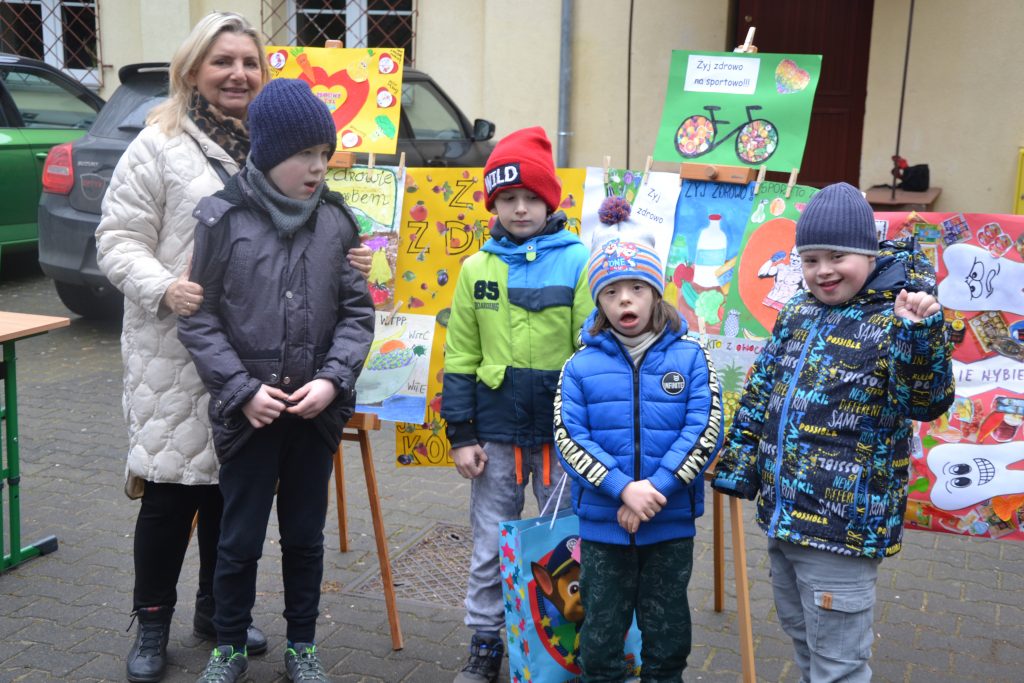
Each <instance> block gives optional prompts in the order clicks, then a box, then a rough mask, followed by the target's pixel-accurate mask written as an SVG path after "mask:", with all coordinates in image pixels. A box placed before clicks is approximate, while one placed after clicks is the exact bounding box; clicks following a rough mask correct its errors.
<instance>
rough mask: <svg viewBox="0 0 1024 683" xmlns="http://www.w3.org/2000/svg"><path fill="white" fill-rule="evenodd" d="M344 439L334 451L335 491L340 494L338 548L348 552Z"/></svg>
mask: <svg viewBox="0 0 1024 683" xmlns="http://www.w3.org/2000/svg"><path fill="white" fill-rule="evenodd" d="M343 444H344V441H343V442H341V443H339V444H338V450H336V451H335V452H334V492H335V493H336V494H337V495H338V548H339V549H340V550H341V552H343V553H347V552H348V511H347V510H346V508H345V469H344V468H343V467H342V458H341V449H342V446H343Z"/></svg>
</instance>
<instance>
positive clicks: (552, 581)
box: [499, 509, 640, 683]
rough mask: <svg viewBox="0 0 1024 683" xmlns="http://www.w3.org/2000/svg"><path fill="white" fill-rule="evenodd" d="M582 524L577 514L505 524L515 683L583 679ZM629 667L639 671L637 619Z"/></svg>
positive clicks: (504, 567) (504, 574) (628, 647)
mask: <svg viewBox="0 0 1024 683" xmlns="http://www.w3.org/2000/svg"><path fill="white" fill-rule="evenodd" d="M579 541H580V523H579V519H578V518H577V517H576V515H575V514H573V512H572V510H569V509H566V510H562V511H560V512H559V513H558V514H556V515H555V516H554V517H552V516H551V515H545V516H541V517H534V518H533V519H523V520H515V521H510V522H502V523H501V535H500V537H499V544H500V550H501V578H502V594H503V595H504V598H505V632H506V637H507V640H508V642H507V650H508V662H509V678H510V679H511V681H512V683H527V682H528V681H535V682H536V683H568V682H572V681H579V680H580V678H579V677H580V667H579V664H578V662H577V661H576V660H577V657H578V655H579V647H580V638H579V626H580V622H581V621H582V620H583V604H582V603H581V602H580V595H579V576H580V562H579V558H580V553H579ZM624 653H625V654H624V668H626V669H628V671H629V672H630V674H631V675H639V672H640V631H639V630H638V629H637V627H636V618H635V617H634V619H633V624H632V626H630V629H629V633H628V634H627V635H626V640H625V647H624Z"/></svg>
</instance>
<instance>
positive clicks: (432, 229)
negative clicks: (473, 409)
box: [395, 168, 584, 465]
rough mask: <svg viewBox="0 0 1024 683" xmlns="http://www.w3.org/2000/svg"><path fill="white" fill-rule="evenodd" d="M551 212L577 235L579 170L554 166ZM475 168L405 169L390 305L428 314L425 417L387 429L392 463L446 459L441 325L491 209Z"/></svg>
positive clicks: (484, 231)
mask: <svg viewBox="0 0 1024 683" xmlns="http://www.w3.org/2000/svg"><path fill="white" fill-rule="evenodd" d="M557 173H558V177H559V178H560V179H561V181H562V201H561V203H560V206H559V210H561V211H564V212H565V214H566V216H567V217H568V219H569V220H568V227H569V229H570V230H572V231H573V232H575V233H577V234H579V230H580V208H581V201H580V200H581V197H582V194H583V175H584V171H583V169H558V170H557ZM483 177H484V174H483V169H481V168H438V169H434V168H411V169H407V171H406V181H405V193H406V196H405V199H404V202H403V208H402V221H401V228H400V232H399V234H400V239H399V249H398V260H397V270H396V273H397V276H396V279H395V310H396V311H397V312H398V314H400V315H401V314H405V313H417V314H421V315H429V316H433V317H435V318H436V321H437V326H436V328H435V330H434V343H433V347H432V348H431V351H430V364H429V371H428V377H427V393H426V415H425V417H424V418H423V419H422V420H420V421H416V422H404V423H399V424H397V425H396V428H395V453H396V456H397V463H398V464H399V465H451V463H452V461H451V459H450V458H449V457H448V440H447V439H446V438H445V434H444V422H443V421H442V420H441V416H440V409H441V382H442V380H443V377H444V341H445V326H446V325H447V324H448V317H449V315H450V314H451V309H450V306H451V300H452V295H453V293H454V291H455V282H456V280H457V278H458V276H459V267H460V265H461V263H462V262H463V261H464V260H466V259H467V258H468V257H469V256H471V255H472V254H474V253H476V252H477V251H478V250H479V249H480V246H481V245H482V244H483V243H484V242H485V241H486V240H487V239H488V237H489V233H488V230H487V227H488V225H489V223H490V219H491V217H492V216H491V214H490V212H488V211H487V208H486V207H485V206H484V183H483Z"/></svg>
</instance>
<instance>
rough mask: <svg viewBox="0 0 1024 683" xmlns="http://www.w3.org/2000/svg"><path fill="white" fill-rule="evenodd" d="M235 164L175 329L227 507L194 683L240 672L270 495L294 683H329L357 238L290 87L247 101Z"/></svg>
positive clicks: (209, 202)
mask: <svg viewBox="0 0 1024 683" xmlns="http://www.w3.org/2000/svg"><path fill="white" fill-rule="evenodd" d="M249 128H250V138H251V142H252V148H251V151H250V153H249V159H248V162H247V163H246V166H245V168H244V169H243V170H242V171H241V172H240V173H238V175H236V176H234V177H232V178H231V179H230V180H229V181H228V182H227V184H226V185H225V186H224V189H223V190H221V191H220V192H218V193H217V194H215V195H213V196H212V197H207V198H205V199H203V200H202V201H200V203H199V205H198V206H197V207H196V210H195V213H194V215H195V217H196V218H197V219H198V221H199V224H198V226H197V227H196V232H195V247H194V249H195V251H194V253H193V260H192V271H191V279H192V280H193V281H194V282H197V283H199V284H200V285H202V287H203V290H204V292H205V296H204V298H203V302H202V305H201V306H200V308H199V310H198V311H196V313H195V314H194V315H191V316H188V317H182V318H180V319H179V322H178V337H179V338H180V339H181V342H182V344H184V345H185V347H186V348H187V349H188V350H189V353H190V354H191V355H192V359H193V361H194V362H195V366H196V369H197V370H198V371H199V375H200V377H201V378H202V380H203V383H204V384H205V385H206V388H207V389H208V390H209V392H210V404H209V413H210V423H211V425H212V426H213V438H214V445H215V447H216V450H217V457H218V459H219V460H220V463H221V469H220V488H221V492H222V493H223V496H224V514H223V517H222V519H221V539H220V545H219V546H218V554H217V569H216V573H215V574H214V583H213V592H214V599H215V602H216V605H217V607H216V612H215V614H214V618H213V623H214V627H215V628H216V629H217V647H215V648H214V650H213V653H212V655H211V656H210V661H209V663H208V664H207V667H206V670H205V671H204V672H203V674H202V676H201V677H200V679H199V680H200V681H209V682H212V681H217V682H218V683H229V682H231V681H236V680H238V679H239V678H240V677H242V676H243V675H244V674H245V671H246V669H247V668H248V658H247V656H246V651H245V641H246V630H247V629H248V627H249V624H250V623H251V621H252V616H251V612H252V607H253V603H254V601H255V597H256V569H257V562H258V560H259V557H260V555H261V553H262V550H263V541H264V539H265V537H266V533H267V522H268V519H269V517H270V509H271V506H272V504H273V502H274V494H275V489H276V491H277V518H278V524H279V527H280V532H281V569H282V572H281V573H282V576H283V579H284V603H285V609H284V618H285V621H286V622H287V637H288V646H287V649H286V650H285V669H286V673H287V675H288V678H289V679H290V680H293V681H324V680H327V678H326V674H325V672H324V669H323V667H322V665H321V663H320V659H319V654H318V652H317V649H316V646H315V645H314V643H315V638H316V619H317V616H318V614H319V612H318V610H319V604H320V584H321V579H322V576H323V539H324V537H323V529H324V520H325V517H326V514H327V485H328V481H329V479H330V477H331V468H332V465H333V454H334V451H335V450H336V449H337V447H338V443H339V442H340V440H341V433H342V429H343V427H344V425H345V422H346V421H347V420H348V418H349V416H351V414H352V411H353V408H354V405H355V391H354V388H355V384H356V378H357V377H358V376H359V371H360V370H361V369H362V366H363V359H364V358H365V357H366V354H367V352H368V351H369V348H370V342H371V341H372V340H373V326H374V310H373V303H372V301H371V300H370V295H369V292H368V290H367V287H366V281H365V280H364V278H363V277H362V275H361V274H360V273H359V272H358V271H356V270H355V269H354V268H353V267H352V266H351V265H350V264H349V261H348V259H347V258H346V254H347V252H348V250H349V249H351V248H353V247H356V246H358V245H359V237H358V234H359V233H358V228H357V225H356V221H355V218H354V217H353V215H352V213H351V211H350V210H349V209H348V207H347V206H345V202H344V200H343V199H342V197H341V195H339V194H336V193H334V192H330V191H328V190H327V187H326V185H325V184H324V176H325V174H326V172H327V160H328V159H329V158H330V156H331V154H333V153H334V148H335V139H336V132H335V127H334V121H333V119H332V118H331V114H330V111H329V110H328V109H327V106H326V105H325V104H324V103H323V102H321V101H320V100H319V99H317V97H316V96H315V95H314V94H313V93H312V92H311V91H310V89H309V86H308V85H306V84H305V83H303V82H301V81H297V80H288V79H280V80H274V81H271V82H270V83H268V84H267V85H266V86H264V88H263V90H261V91H260V93H259V95H257V96H256V98H255V99H254V100H253V101H252V104H250V105H249Z"/></svg>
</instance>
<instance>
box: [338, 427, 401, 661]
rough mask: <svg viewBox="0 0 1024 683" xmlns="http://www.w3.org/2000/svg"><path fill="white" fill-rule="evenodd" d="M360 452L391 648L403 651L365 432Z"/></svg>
mask: <svg viewBox="0 0 1024 683" xmlns="http://www.w3.org/2000/svg"><path fill="white" fill-rule="evenodd" d="M340 450H341V449H340V448H339V451H340ZM359 450H360V452H361V453H362V456H363V471H364V473H365V475H366V495H367V498H369V500H370V516H371V517H372V518H373V537H374V540H375V541H376V542H377V559H378V561H379V562H380V578H381V581H382V583H383V584H384V602H385V604H386V606H387V610H388V623H389V624H390V626H391V647H392V649H394V650H401V649H402V648H403V647H405V642H404V640H403V639H402V626H401V624H400V623H399V621H398V607H397V606H396V605H395V584H394V581H393V579H392V578H391V559H390V557H389V556H388V539H387V536H385V535H384V516H383V513H382V512H381V507H380V495H379V494H378V492H377V472H376V470H375V469H374V467H373V451H372V450H371V446H370V435H369V433H368V432H366V431H365V430H360V431H359Z"/></svg>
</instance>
